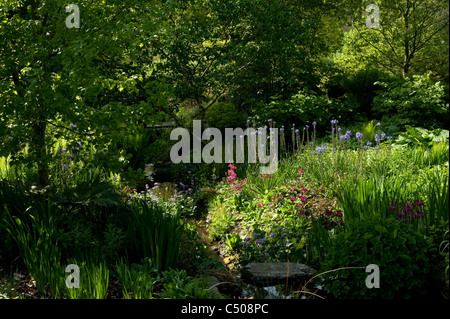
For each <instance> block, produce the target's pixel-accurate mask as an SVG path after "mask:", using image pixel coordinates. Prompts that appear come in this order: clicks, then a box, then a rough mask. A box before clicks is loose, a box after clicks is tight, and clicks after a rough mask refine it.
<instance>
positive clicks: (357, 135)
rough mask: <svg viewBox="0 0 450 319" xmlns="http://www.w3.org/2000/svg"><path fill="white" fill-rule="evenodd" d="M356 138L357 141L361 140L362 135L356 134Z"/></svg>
mask: <svg viewBox="0 0 450 319" xmlns="http://www.w3.org/2000/svg"><path fill="white" fill-rule="evenodd" d="M355 136H356V138H357V139H358V140H362V138H363V135H362V133H359V132H358V133H356V135H355Z"/></svg>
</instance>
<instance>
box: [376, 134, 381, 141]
mask: <svg viewBox="0 0 450 319" xmlns="http://www.w3.org/2000/svg"><path fill="white" fill-rule="evenodd" d="M375 142H377V143H379V142H380V137H379V136H378V134H375Z"/></svg>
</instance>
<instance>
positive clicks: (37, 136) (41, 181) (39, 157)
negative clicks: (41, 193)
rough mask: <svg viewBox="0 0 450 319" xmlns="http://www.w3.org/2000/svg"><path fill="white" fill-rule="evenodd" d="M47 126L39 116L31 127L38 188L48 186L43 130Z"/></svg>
mask: <svg viewBox="0 0 450 319" xmlns="http://www.w3.org/2000/svg"><path fill="white" fill-rule="evenodd" d="M46 128H47V125H46V123H45V121H44V120H43V119H42V117H41V116H40V117H39V118H38V121H37V123H35V124H34V126H33V139H32V143H33V146H34V152H35V154H36V163H37V183H38V186H39V187H45V186H47V185H48V161H47V150H46V149H45V130H46Z"/></svg>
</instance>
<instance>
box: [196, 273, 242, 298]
mask: <svg viewBox="0 0 450 319" xmlns="http://www.w3.org/2000/svg"><path fill="white" fill-rule="evenodd" d="M199 273H200V275H202V276H209V277H215V278H217V280H218V281H219V282H220V285H218V286H217V288H218V289H219V291H220V292H221V293H223V294H225V295H229V296H240V295H241V292H242V289H241V287H240V286H239V285H238V284H237V283H236V281H235V279H234V278H233V275H232V274H231V273H229V272H228V271H226V270H220V269H203V270H201V271H200V272H199Z"/></svg>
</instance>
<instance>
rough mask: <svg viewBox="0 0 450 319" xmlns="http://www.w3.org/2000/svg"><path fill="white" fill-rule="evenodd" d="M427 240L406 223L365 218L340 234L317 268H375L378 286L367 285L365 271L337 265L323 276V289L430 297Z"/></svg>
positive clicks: (344, 294)
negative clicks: (377, 270) (320, 266)
mask: <svg viewBox="0 0 450 319" xmlns="http://www.w3.org/2000/svg"><path fill="white" fill-rule="evenodd" d="M430 253H431V243H430V241H429V240H428V239H426V238H425V237H424V236H423V235H421V234H420V233H417V232H415V231H414V230H413V229H412V227H411V226H410V225H407V224H402V223H399V222H398V221H396V220H394V219H391V218H388V219H366V220H364V222H359V223H358V224H357V225H355V227H353V228H352V229H351V230H349V231H346V232H343V233H340V234H338V235H337V236H336V238H335V240H334V247H333V249H331V250H330V251H329V253H328V254H327V256H326V259H325V260H324V261H323V263H322V268H323V269H322V270H331V269H338V268H341V267H359V266H361V267H362V268H365V267H366V266H367V265H369V264H375V265H378V267H379V268H380V288H379V289H374V288H372V289H368V288H367V287H366V285H365V280H366V278H367V276H368V274H367V273H365V272H364V270H363V269H361V270H350V269H345V270H339V271H335V272H330V273H328V274H326V275H324V276H323V277H322V278H323V279H322V280H324V289H325V290H327V291H328V292H329V293H330V294H331V295H332V297H335V298H345V299H348V298H350V299H353V298H358V299H359V298H362V299H366V298H389V299H390V298H408V299H409V298H416V297H431V296H433V292H434V293H436V292H437V290H433V289H434V288H435V286H433V285H434V284H435V283H436V282H435V280H436V279H437V277H436V275H437V274H438V271H437V270H436V269H435V265H434V263H433V262H432V260H431V258H430Z"/></svg>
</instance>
